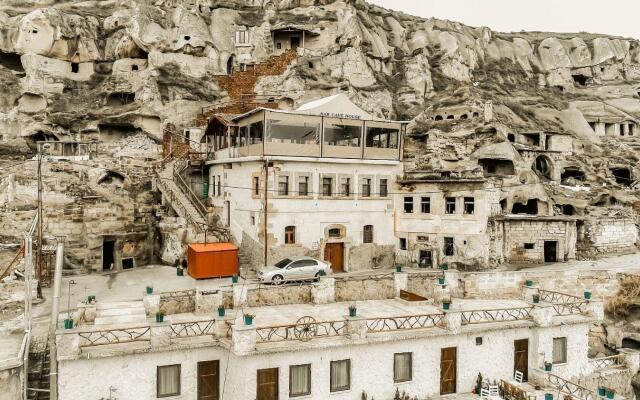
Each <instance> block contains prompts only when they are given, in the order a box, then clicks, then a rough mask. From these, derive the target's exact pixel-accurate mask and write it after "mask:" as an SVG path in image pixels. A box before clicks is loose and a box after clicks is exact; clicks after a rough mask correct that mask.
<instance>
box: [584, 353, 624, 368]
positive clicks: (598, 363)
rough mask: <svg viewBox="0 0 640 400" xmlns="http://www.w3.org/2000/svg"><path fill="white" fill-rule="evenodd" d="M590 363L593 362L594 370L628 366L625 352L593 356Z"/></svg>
mask: <svg viewBox="0 0 640 400" xmlns="http://www.w3.org/2000/svg"><path fill="white" fill-rule="evenodd" d="M589 364H591V366H592V367H593V369H594V370H599V369H607V368H624V367H626V364H625V355H624V354H616V355H614V356H609V357H600V358H592V359H590V360H589Z"/></svg>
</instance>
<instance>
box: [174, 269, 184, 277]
mask: <svg viewBox="0 0 640 400" xmlns="http://www.w3.org/2000/svg"><path fill="white" fill-rule="evenodd" d="M176 275H177V276H184V269H182V267H178V268H176Z"/></svg>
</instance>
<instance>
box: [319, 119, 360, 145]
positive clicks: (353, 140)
mask: <svg viewBox="0 0 640 400" xmlns="http://www.w3.org/2000/svg"><path fill="white" fill-rule="evenodd" d="M361 137H362V122H356V121H350V120H341V119H328V118H325V122H324V143H325V144H327V145H329V146H346V147H360V139H361Z"/></svg>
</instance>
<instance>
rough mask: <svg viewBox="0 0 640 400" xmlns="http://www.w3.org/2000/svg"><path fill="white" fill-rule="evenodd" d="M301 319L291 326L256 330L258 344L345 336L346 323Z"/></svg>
mask: <svg viewBox="0 0 640 400" xmlns="http://www.w3.org/2000/svg"><path fill="white" fill-rule="evenodd" d="M307 318H308V319H304V318H301V320H299V321H298V322H297V323H295V324H292V325H281V326H270V327H265V328H257V329H256V333H257V334H258V339H257V342H258V343H265V342H281V341H285V340H300V341H308V340H312V339H318V338H326V337H335V336H344V335H346V334H347V326H348V321H346V320H342V321H325V322H316V321H315V320H314V319H313V318H311V317H307Z"/></svg>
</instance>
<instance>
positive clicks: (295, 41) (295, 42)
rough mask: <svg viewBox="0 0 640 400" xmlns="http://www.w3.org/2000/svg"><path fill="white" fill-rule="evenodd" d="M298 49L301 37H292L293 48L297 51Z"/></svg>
mask: <svg viewBox="0 0 640 400" xmlns="http://www.w3.org/2000/svg"><path fill="white" fill-rule="evenodd" d="M298 47H300V36H293V37H291V48H292V49H297V48H298Z"/></svg>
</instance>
